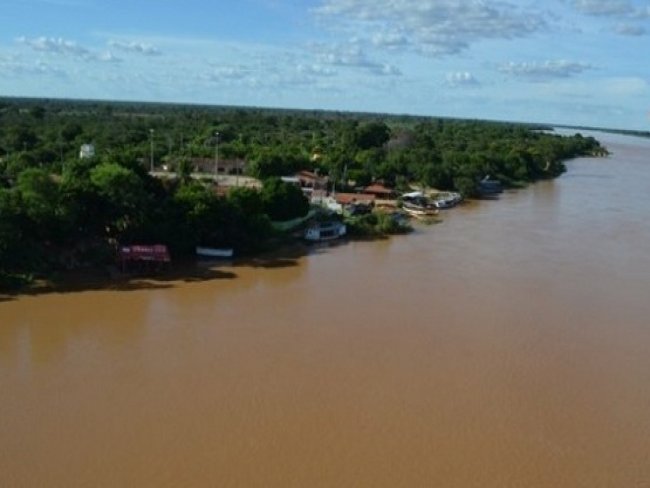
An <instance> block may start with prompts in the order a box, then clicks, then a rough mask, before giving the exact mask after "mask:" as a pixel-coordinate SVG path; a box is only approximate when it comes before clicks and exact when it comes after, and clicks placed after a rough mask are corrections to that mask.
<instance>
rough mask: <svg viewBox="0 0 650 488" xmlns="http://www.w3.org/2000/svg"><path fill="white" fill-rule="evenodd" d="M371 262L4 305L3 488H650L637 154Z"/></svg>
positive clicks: (623, 144)
mask: <svg viewBox="0 0 650 488" xmlns="http://www.w3.org/2000/svg"><path fill="white" fill-rule="evenodd" d="M597 137H598V138H599V139H600V140H602V141H603V142H604V143H605V144H606V145H607V146H608V147H609V148H610V150H611V151H612V153H613V154H612V156H611V157H609V158H601V159H590V158H587V159H580V160H575V161H572V162H569V163H568V168H569V171H568V172H567V173H566V174H565V175H563V176H562V177H561V178H559V179H557V180H555V181H552V182H542V183H539V184H537V185H534V186H531V187H530V188H528V189H525V190H522V191H517V192H507V193H505V194H504V195H503V196H502V197H501V199H500V200H499V201H482V202H477V203H471V204H467V205H464V206H462V207H460V208H456V209H453V210H450V211H448V212H445V213H444V222H443V223H441V224H438V225H433V226H428V227H426V226H425V227H418V228H417V230H416V232H415V233H414V234H412V235H409V236H402V237H396V238H392V239H389V240H384V241H379V242H355V243H347V244H342V245H337V246H329V247H313V248H310V249H309V251H308V252H307V253H306V254H307V255H305V253H304V252H300V250H298V252H296V253H287V254H286V255H276V256H267V257H265V258H264V259H259V260H256V261H254V262H248V263H241V264H237V265H234V266H220V267H219V268H217V269H216V270H212V271H210V270H206V269H203V270H202V271H203V272H201V273H198V272H197V273H193V274H192V275H191V276H190V277H189V278H186V279H185V280H177V279H167V280H159V281H155V282H138V283H134V284H132V285H131V286H129V287H122V288H120V289H112V290H106V289H105V290H101V289H98V290H85V291H76V292H70V293H50V294H43V295H37V296H25V297H19V298H13V299H8V300H5V301H3V302H0V395H1V398H0V478H1V480H0V485H2V486H7V487H41V486H48V487H66V488H69V487H81V486H84V487H85V486H93V487H103V486H106V487H115V486H137V487H158V488H160V487H177V486H220V487H321V486H322V487H333V486H336V487H347V486H349V487H365V486H367V487H384V486H385V487H402V486H403V487H420V486H440V487H483V488H484V487H500V488H501V487H572V488H575V487H589V488H594V487H647V486H650V253H649V252H648V245H649V243H650V225H648V216H650V192H649V191H648V182H649V181H650V141H648V140H642V139H634V138H630V137H624V136H614V135H607V134H598V135H597Z"/></svg>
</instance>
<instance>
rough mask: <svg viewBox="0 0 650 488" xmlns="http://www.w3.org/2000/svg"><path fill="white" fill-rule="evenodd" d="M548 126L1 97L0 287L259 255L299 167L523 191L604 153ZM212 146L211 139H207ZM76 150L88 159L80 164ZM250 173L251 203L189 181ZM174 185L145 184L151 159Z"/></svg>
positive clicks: (239, 194) (467, 191) (362, 177)
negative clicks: (159, 259)
mask: <svg viewBox="0 0 650 488" xmlns="http://www.w3.org/2000/svg"><path fill="white" fill-rule="evenodd" d="M542 129H547V128H546V127H539V126H531V125H522V124H510V123H497V122H481V121H469V120H452V119H440V118H426V117H411V116H393V115H377V114H354V113H343V112H324V111H298V110H280V109H257V108H241V107H209V106H194V105H165V104H149V103H119V102H99V101H83V102H82V101H66V100H36V99H6V98H5V99H0V280H3V279H4V281H7V280H9V279H10V278H12V277H16V276H29V275H35V276H38V275H40V274H43V273H47V272H52V271H56V270H58V269H61V268H70V267H77V266H87V265H96V264H98V263H102V262H108V261H110V260H111V259H112V253H113V248H114V246H115V245H116V243H118V242H119V243H133V242H139V243H165V244H167V245H168V246H169V247H170V249H171V251H172V253H173V255H174V256H183V255H187V254H190V253H191V252H192V251H193V249H194V246H195V245H197V244H201V245H206V246H216V247H233V248H235V250H236V252H238V253H239V254H242V253H252V252H257V251H259V250H260V249H261V248H263V247H264V246H265V243H267V242H268V241H269V240H270V239H272V238H273V237H277V236H274V232H273V229H272V227H271V225H270V221H271V220H283V219H290V218H293V217H296V216H300V215H304V214H305V213H306V212H307V210H308V204H307V201H306V200H305V199H304V197H303V196H302V194H301V192H300V190H299V189H298V188H296V187H293V186H291V185H286V184H283V183H282V182H280V180H279V179H278V178H277V177H278V176H282V175H290V174H292V173H294V172H295V171H297V170H301V169H309V170H312V171H317V172H319V173H320V174H322V175H328V176H329V180H330V182H331V184H333V185H334V184H335V185H336V187H337V188H344V187H347V188H348V189H350V190H351V189H353V188H352V187H358V186H364V185H367V184H369V183H371V182H373V181H378V180H381V181H383V182H384V183H385V184H386V185H389V186H394V187H396V188H398V189H407V188H408V187H409V185H410V184H413V183H415V184H418V185H421V186H427V187H435V188H438V189H441V190H456V191H460V192H462V193H463V194H464V195H465V196H472V195H474V194H475V193H476V191H477V187H478V182H479V181H480V180H481V179H482V178H484V177H485V176H488V175H490V176H491V177H492V178H496V179H499V180H501V181H502V182H503V183H504V184H505V185H509V186H522V185H525V184H526V183H528V182H531V181H535V180H538V179H542V178H551V177H555V176H557V175H559V174H561V173H562V172H563V171H564V170H565V167H564V164H563V161H564V160H566V159H569V158H572V157H576V156H580V155H590V154H598V153H602V152H603V151H604V149H603V148H601V147H600V145H599V143H598V142H597V141H596V140H595V139H594V138H592V137H582V136H580V135H576V136H574V137H560V136H556V135H552V134H549V133H546V132H544V131H543V130H542ZM217 134H218V135H217ZM82 144H92V145H93V146H94V148H95V156H94V157H91V158H86V159H80V157H79V151H80V147H81V145H82ZM217 144H218V153H219V158H221V159H223V160H228V159H239V160H244V161H245V162H246V166H245V168H246V172H247V173H248V174H249V175H251V176H255V177H257V178H260V179H261V180H263V181H264V186H263V189H262V190H261V191H257V190H253V189H243V188H242V189H238V190H235V191H233V192H231V193H230V194H229V195H228V196H226V197H219V196H217V192H215V191H214V190H215V188H214V187H213V185H212V183H211V182H210V181H209V180H195V179H191V178H190V172H191V171H192V169H193V168H192V164H193V161H195V158H212V157H214V155H215V151H216V150H217ZM152 156H153V162H154V165H155V167H156V168H161V167H162V166H163V165H165V167H166V168H168V169H170V170H173V171H176V173H177V175H178V178H176V179H173V180H162V179H157V178H154V177H152V176H150V175H149V172H148V170H149V166H150V163H151V161H150V158H151V157H152Z"/></svg>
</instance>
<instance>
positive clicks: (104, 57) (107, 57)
mask: <svg viewBox="0 0 650 488" xmlns="http://www.w3.org/2000/svg"><path fill="white" fill-rule="evenodd" d="M97 59H98V60H99V61H104V62H107V63H121V62H122V59H121V58H118V57H117V56H115V55H114V54H113V53H112V52H110V51H106V52H103V53H101V54H98V55H97Z"/></svg>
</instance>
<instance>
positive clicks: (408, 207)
mask: <svg viewBox="0 0 650 488" xmlns="http://www.w3.org/2000/svg"><path fill="white" fill-rule="evenodd" d="M402 210H404V211H405V212H406V213H407V214H409V215H411V216H413V217H419V218H424V217H434V216H436V215H438V209H437V208H432V207H430V206H425V205H418V204H415V203H411V202H404V204H403V205H402Z"/></svg>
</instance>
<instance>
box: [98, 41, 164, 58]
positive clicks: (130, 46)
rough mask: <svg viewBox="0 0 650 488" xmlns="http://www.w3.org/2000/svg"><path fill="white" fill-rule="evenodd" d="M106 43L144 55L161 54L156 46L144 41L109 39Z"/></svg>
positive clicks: (121, 49)
mask: <svg viewBox="0 0 650 488" xmlns="http://www.w3.org/2000/svg"><path fill="white" fill-rule="evenodd" d="M108 45H109V46H110V47H113V48H115V49H119V50H120V51H124V52H130V53H136V54H142V55H144V56H159V55H160V54H161V52H160V50H159V49H158V48H156V47H154V46H152V45H151V44H147V43H144V42H134V41H130V42H125V41H110V42H109V43H108Z"/></svg>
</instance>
